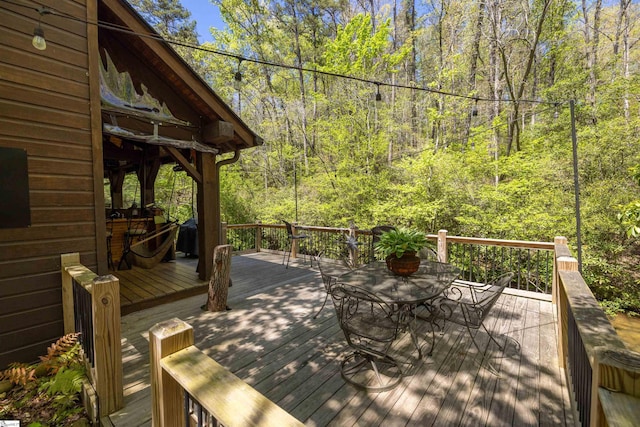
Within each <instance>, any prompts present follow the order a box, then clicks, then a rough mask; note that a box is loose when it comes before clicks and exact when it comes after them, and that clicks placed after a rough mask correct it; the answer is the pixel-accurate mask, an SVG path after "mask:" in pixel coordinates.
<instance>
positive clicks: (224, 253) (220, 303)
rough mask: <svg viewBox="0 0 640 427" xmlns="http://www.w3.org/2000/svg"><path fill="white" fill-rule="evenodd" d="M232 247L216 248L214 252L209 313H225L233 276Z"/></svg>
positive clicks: (208, 303) (208, 301) (208, 304)
mask: <svg viewBox="0 0 640 427" xmlns="http://www.w3.org/2000/svg"><path fill="white" fill-rule="evenodd" d="M232 249H233V247H232V246H231V245H219V246H216V248H215V250H214V251H213V271H212V273H211V278H210V279H209V297H208V298H207V310H208V311H225V310H226V309H227V295H228V294H229V276H230V275H231V250H232Z"/></svg>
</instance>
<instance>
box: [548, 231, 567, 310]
mask: <svg viewBox="0 0 640 427" xmlns="http://www.w3.org/2000/svg"><path fill="white" fill-rule="evenodd" d="M553 243H554V246H555V250H554V254H553V255H554V256H553V260H554V261H553V279H552V281H551V303H552V304H557V298H558V285H559V283H560V280H559V276H558V258H559V257H560V255H559V254H558V250H559V248H560V247H561V246H566V244H567V238H566V237H563V236H556V237H555V238H554V239H553Z"/></svg>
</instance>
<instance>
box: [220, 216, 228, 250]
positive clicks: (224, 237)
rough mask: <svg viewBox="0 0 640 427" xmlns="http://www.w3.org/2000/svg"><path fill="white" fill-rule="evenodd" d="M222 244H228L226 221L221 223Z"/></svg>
mask: <svg viewBox="0 0 640 427" xmlns="http://www.w3.org/2000/svg"><path fill="white" fill-rule="evenodd" d="M220 244H221V245H226V244H227V223H226V222H221V223H220Z"/></svg>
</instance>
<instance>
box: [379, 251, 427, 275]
mask: <svg viewBox="0 0 640 427" xmlns="http://www.w3.org/2000/svg"><path fill="white" fill-rule="evenodd" d="M386 261H387V267H388V268H389V270H391V271H392V272H393V273H394V274H397V275H398V276H410V275H412V274H413V273H415V272H416V271H418V268H420V258H418V257H417V256H416V253H415V252H405V254H404V255H402V258H397V257H396V256H395V255H391V256H389V257H387V259H386Z"/></svg>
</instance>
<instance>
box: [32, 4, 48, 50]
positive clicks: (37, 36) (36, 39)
mask: <svg viewBox="0 0 640 427" xmlns="http://www.w3.org/2000/svg"><path fill="white" fill-rule="evenodd" d="M36 10H37V12H38V13H39V14H40V17H39V18H38V25H37V26H36V27H35V28H34V29H33V40H31V44H32V45H33V47H35V48H36V49H38V50H45V49H46V48H47V41H46V40H45V38H44V30H43V29H42V27H41V26H40V21H41V20H42V15H48V14H50V13H51V11H50V10H49V9H47V8H46V7H44V6H42V7H40V8H38V9H36Z"/></svg>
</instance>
